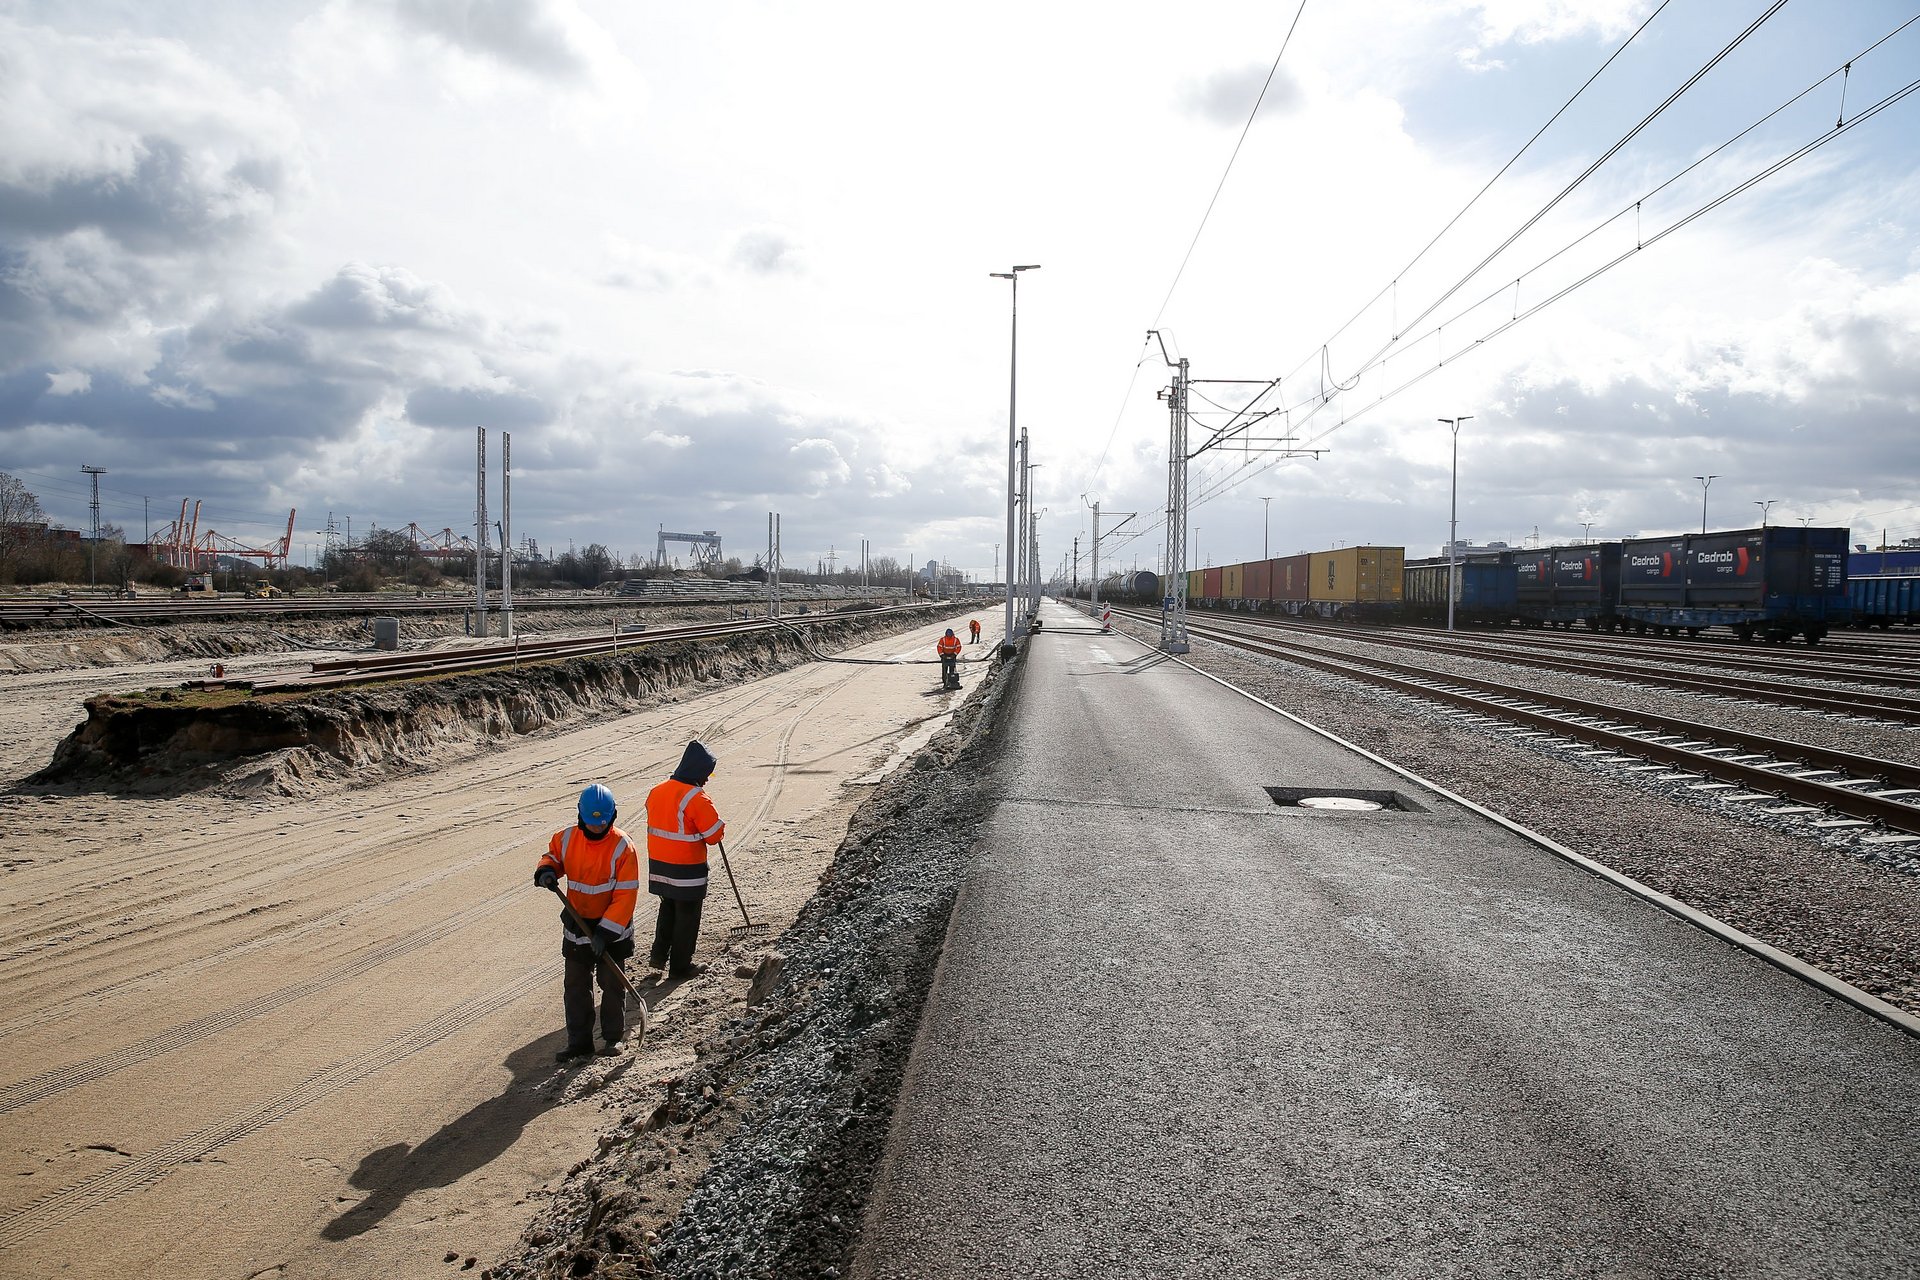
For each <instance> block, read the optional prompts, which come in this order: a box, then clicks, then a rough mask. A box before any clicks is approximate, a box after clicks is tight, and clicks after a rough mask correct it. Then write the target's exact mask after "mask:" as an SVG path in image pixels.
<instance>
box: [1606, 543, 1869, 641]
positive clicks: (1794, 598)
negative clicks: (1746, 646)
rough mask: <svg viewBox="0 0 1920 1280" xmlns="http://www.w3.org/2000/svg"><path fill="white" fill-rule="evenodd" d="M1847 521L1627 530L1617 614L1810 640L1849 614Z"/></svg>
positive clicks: (1640, 623)
mask: <svg viewBox="0 0 1920 1280" xmlns="http://www.w3.org/2000/svg"><path fill="white" fill-rule="evenodd" d="M1849 533H1850V531H1849V530H1846V529H1815V528H1793V527H1791V526H1786V525H1773V526H1769V527H1764V528H1760V529H1737V530H1732V531H1729V532H1722V533H1706V534H1697V533H1688V534H1681V535H1679V536H1677V537H1665V538H1629V539H1627V540H1626V541H1625V542H1623V543H1622V544H1621V552H1620V596H1619V609H1618V613H1619V617H1620V620H1621V622H1622V623H1624V624H1625V625H1628V626H1631V627H1632V628H1633V629H1634V630H1635V631H1636V632H1647V631H1664V632H1667V633H1668V634H1677V633H1679V632H1681V631H1685V632H1687V633H1688V634H1691V635H1698V634H1699V633H1700V632H1701V631H1703V630H1705V629H1706V628H1708V627H1716V626H1725V627H1732V628H1733V629H1734V630H1735V631H1736V632H1738V633H1739V635H1740V637H1741V638H1742V639H1752V638H1753V637H1754V636H1756V635H1759V636H1763V637H1764V638H1765V639H1766V640H1767V641H1769V642H1770V643H1775V644H1778V643H1782V642H1784V641H1786V640H1789V639H1791V638H1793V636H1795V635H1796V634H1797V635H1803V636H1805V637H1806V638H1807V642H1808V643H1809V644H1815V643H1818V642H1819V640H1820V638H1821V637H1822V636H1824V635H1826V633H1827V632H1828V630H1830V629H1831V628H1833V627H1836V626H1845V625H1847V624H1848V623H1849V622H1851V620H1852V610H1851V606H1850V604H1849V603H1848V599H1847V538H1848V537H1849Z"/></svg>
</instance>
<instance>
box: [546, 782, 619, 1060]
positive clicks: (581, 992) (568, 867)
mask: <svg viewBox="0 0 1920 1280" xmlns="http://www.w3.org/2000/svg"><path fill="white" fill-rule="evenodd" d="M618 816H619V809H618V807H617V806H616V805H615V804H614V802H613V792H611V791H609V790H607V788H606V787H604V786H602V785H601V784H599V783H597V782H596V783H594V784H593V785H592V786H590V787H588V788H587V789H586V790H585V791H582V792H581V793H580V804H579V809H578V821H577V822H575V824H574V825H573V826H571V827H568V828H566V829H565V830H564V831H556V832H554V833H553V838H552V839H551V840H549V841H548V842H547V852H546V853H545V855H544V856H542V857H541V859H540V862H539V864H538V865H537V866H535V867H534V871H533V882H534V884H536V885H538V886H539V887H540V888H542V889H556V888H558V887H559V883H560V879H561V877H563V876H564V877H565V878H566V881H567V893H566V898H567V905H568V906H569V907H571V908H572V912H571V917H572V918H569V916H568V913H565V912H563V913H562V914H561V925H560V929H561V942H560V954H561V955H562V956H564V957H565V958H566V962H567V976H566V988H565V989H566V997H565V1007H566V1013H567V1046H566V1048H564V1049H562V1050H561V1051H560V1053H559V1054H558V1055H557V1056H558V1057H559V1058H561V1059H562V1060H565V1059H568V1058H577V1057H583V1056H585V1055H586V1054H589V1053H592V1052H593V984H594V979H595V977H596V975H597V976H598V978H599V982H600V1036H601V1040H602V1047H601V1049H600V1052H601V1053H603V1054H610V1053H617V1052H619V1049H620V1041H621V1038H622V1037H623V1036H624V1035H625V1034H626V1003H625V1002H626V979H625V976H624V973H623V972H622V970H623V966H624V962H625V961H626V960H627V958H628V957H630V956H631V955H632V954H633V908H634V904H635V903H636V902H638V901H639V898H640V857H639V854H638V853H637V852H636V851H635V849H634V847H633V842H632V841H630V840H629V839H627V835H626V832H624V831H622V830H620V828H619V827H616V826H614V825H613V823H614V819H615V818H617V817H618ZM576 923H577V924H578V925H579V926H582V927H584V929H585V932H584V933H582V932H581V931H580V929H579V928H576ZM609 969H611V970H613V972H611V973H610V972H608V970H609Z"/></svg>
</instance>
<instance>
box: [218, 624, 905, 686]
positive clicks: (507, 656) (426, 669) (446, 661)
mask: <svg viewBox="0 0 1920 1280" xmlns="http://www.w3.org/2000/svg"><path fill="white" fill-rule="evenodd" d="M925 607H926V606H924V605H889V606H885V607H883V608H879V609H869V610H863V611H862V614H861V616H865V617H872V616H880V615H885V614H893V613H899V612H901V611H903V610H916V609H924V608H925ZM846 616H847V615H845V614H836V613H818V614H803V615H801V616H799V617H796V618H780V619H772V618H752V619H746V620H743V621H734V622H712V623H693V624H689V625H687V626H680V627H656V628H649V629H648V630H645V631H639V632H632V631H628V632H622V631H613V632H610V633H609V634H607V635H600V636H573V637H563V638H558V639H543V640H522V639H518V638H516V639H514V640H512V641H502V642H501V643H499V644H489V645H480V646H476V647H474V648H468V649H458V650H454V651H452V652H447V653H385V654H376V655H373V656H371V657H358V658H329V659H322V660H319V661H316V662H314V663H313V669H312V670H311V671H309V672H304V673H302V672H291V673H288V674H285V675H276V676H267V677H264V678H262V679H258V680H253V681H236V682H233V683H234V684H235V687H244V688H250V689H251V690H252V691H253V692H254V693H256V694H262V693H293V692H304V691H307V690H313V689H331V688H340V687H343V686H347V685H360V684H372V683H376V682H379V681H382V680H408V679H417V678H420V677H425V676H440V675H453V674H458V673H463V672H466V673H470V672H476V671H488V670H494V669H497V668H501V667H515V666H518V665H520V664H521V663H526V662H551V661H556V660H559V659H563V658H584V657H591V656H594V655H596V654H603V653H605V654H613V653H618V652H620V651H621V650H623V649H637V648H640V647H642V646H644V645H651V644H662V643H666V642H669V641H678V640H706V639H713V638H716V637H720V636H741V635H750V634H752V633H754V632H758V631H774V630H778V629H781V628H787V629H793V628H795V627H799V626H804V625H806V624H808V623H814V622H825V621H829V620H832V619H835V618H842V617H846Z"/></svg>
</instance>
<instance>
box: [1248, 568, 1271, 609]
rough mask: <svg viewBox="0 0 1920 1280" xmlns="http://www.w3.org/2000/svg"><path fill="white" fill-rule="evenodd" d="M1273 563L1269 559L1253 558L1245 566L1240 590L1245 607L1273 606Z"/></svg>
mask: <svg viewBox="0 0 1920 1280" xmlns="http://www.w3.org/2000/svg"><path fill="white" fill-rule="evenodd" d="M1273 565H1274V562H1273V561H1271V560H1255V561H1253V562H1252V563H1251V564H1248V565H1247V566H1246V579H1245V582H1244V584H1243V591H1242V599H1243V600H1244V601H1245V602H1246V603H1245V607H1246V608H1249V609H1254V610H1265V609H1271V608H1272V607H1273Z"/></svg>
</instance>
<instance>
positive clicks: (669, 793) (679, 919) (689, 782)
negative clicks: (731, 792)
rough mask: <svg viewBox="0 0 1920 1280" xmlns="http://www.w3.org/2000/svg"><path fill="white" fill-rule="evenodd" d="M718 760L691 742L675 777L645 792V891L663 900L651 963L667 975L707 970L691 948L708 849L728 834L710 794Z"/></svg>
mask: <svg viewBox="0 0 1920 1280" xmlns="http://www.w3.org/2000/svg"><path fill="white" fill-rule="evenodd" d="M717 763H718V762H717V761H716V760H715V759H714V758H713V752H711V751H709V750H707V748H706V745H705V744H704V743H701V742H697V741H696V742H689V743H688V744H687V749H686V750H685V751H684V752H682V753H681V756H680V767H679V768H677V769H675V770H674V771H673V776H672V777H671V778H668V779H667V780H666V781H665V782H663V783H661V784H660V785H659V786H657V787H655V788H654V789H653V790H652V791H650V792H648V793H647V892H648V893H651V894H653V895H654V896H655V897H657V898H659V899H660V913H659V915H658V916H657V917H656V918H655V920H654V926H653V947H652V948H651V950H650V951H649V952H648V954H647V963H648V964H649V965H650V966H652V967H653V968H655V969H661V968H664V969H666V970H667V974H668V976H669V977H674V978H691V977H693V976H694V975H695V974H697V973H700V972H702V971H703V970H704V969H705V968H706V966H705V965H697V964H695V963H694V962H693V948H694V944H695V943H696V942H698V941H699V937H700V908H701V904H702V903H704V902H705V901H706V898H707V847H708V846H709V845H716V844H719V843H720V841H721V840H722V838H724V837H725V836H726V834H727V824H726V823H724V822H722V821H720V814H719V812H718V811H717V810H715V809H714V807H713V801H712V800H710V799H708V798H707V793H706V785H707V779H708V778H711V777H712V776H713V770H714V767H715V765H716V764H717Z"/></svg>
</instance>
